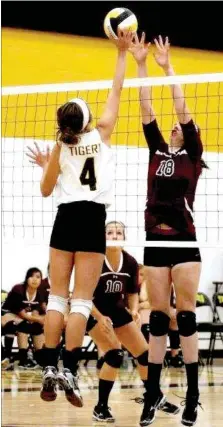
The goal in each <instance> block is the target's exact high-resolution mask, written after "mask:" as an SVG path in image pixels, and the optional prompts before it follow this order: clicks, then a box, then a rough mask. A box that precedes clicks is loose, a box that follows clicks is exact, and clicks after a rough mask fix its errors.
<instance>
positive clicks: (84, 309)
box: [29, 32, 133, 406]
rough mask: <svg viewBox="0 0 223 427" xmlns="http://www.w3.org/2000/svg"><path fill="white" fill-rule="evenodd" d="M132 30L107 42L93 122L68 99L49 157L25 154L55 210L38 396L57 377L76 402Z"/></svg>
mask: <svg viewBox="0 0 223 427" xmlns="http://www.w3.org/2000/svg"><path fill="white" fill-rule="evenodd" d="M132 36H133V34H132V33H130V32H125V33H124V32H120V33H119V36H118V39H117V40H116V41H115V42H114V43H115V44H116V46H117V49H118V59H117V65H116V71H115V76H114V80H113V86H112V89H111V92H110V94H109V97H108V99H107V103H106V106H105V110H104V113H103V114H102V116H101V118H100V119H99V121H98V123H97V125H96V128H95V129H93V128H92V126H91V121H92V116H91V112H90V110H89V107H88V105H87V104H86V103H85V102H84V101H83V100H82V99H79V98H75V99H73V100H71V101H69V102H67V103H66V104H64V105H62V106H61V107H60V108H59V109H58V111H57V123H58V133H57V143H56V144H55V146H54V148H53V150H52V153H51V155H50V154H49V152H47V153H46V154H45V155H44V154H43V153H41V152H40V150H39V148H38V146H37V145H36V150H33V149H31V153H30V154H29V157H31V158H32V160H33V161H34V162H35V163H37V164H39V165H40V166H42V167H43V175H42V179H41V193H42V195H43V196H44V197H48V196H50V195H51V194H52V192H53V190H54V188H55V187H56V194H57V205H58V213H57V216H56V219H55V222H54V226H53V231H52V235H51V240H50V279H51V293H50V295H49V302H48V306H47V314H46V321H45V355H44V360H45V367H44V371H43V384H42V389H41V393H40V395H41V398H42V399H43V400H46V401H52V400H55V399H56V396H57V393H56V389H57V387H56V386H57V382H58V381H61V380H62V382H63V384H64V390H65V393H66V397H67V399H68V401H69V402H70V403H72V404H73V405H74V406H83V401H82V397H81V395H80V391H79V388H78V384H77V378H76V377H75V375H74V374H75V373H74V372H72V369H73V366H75V364H76V360H78V359H79V355H80V352H81V345H82V342H83V338H84V334H85V329H86V323H87V320H88V317H89V315H90V312H91V309H92V296H93V292H94V290H95V287H96V285H97V283H98V280H99V277H100V273H101V270H102V265H103V261H104V254H105V246H106V245H105V220H106V207H107V206H108V205H110V204H111V201H112V181H113V161H112V154H111V148H110V142H109V141H110V137H111V134H112V132H113V129H114V126H115V123H116V120H117V117H118V110H119V102H120V95H121V90H122V85H123V81H124V75H125V68H126V53H127V50H128V48H129V47H130V45H131V41H132ZM74 264H75V286H74V292H73V295H72V299H71V304H70V307H71V308H70V314H69V316H68V321H67V327H66V349H65V352H64V355H63V365H64V369H63V371H62V372H61V373H58V370H57V362H58V344H59V342H60V338H61V332H62V328H63V324H64V313H65V312H66V310H67V304H68V291H69V283H70V277H71V273H72V270H73V266H74Z"/></svg>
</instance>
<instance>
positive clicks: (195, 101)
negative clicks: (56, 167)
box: [2, 73, 223, 248]
mask: <svg viewBox="0 0 223 427" xmlns="http://www.w3.org/2000/svg"><path fill="white" fill-rule="evenodd" d="M174 83H180V84H181V85H182V88H183V91H184V94H185V98H186V100H187V103H188V107H189V109H190V112H191V114H192V116H193V119H194V121H195V122H196V123H197V124H198V125H199V127H200V129H201V138H202V142H203V146H204V154H203V158H204V160H205V161H206V162H207V164H208V166H209V169H205V170H203V172H202V175H201V177H200V179H199V182H198V186H197V192H196V198H195V203H194V220H195V225H196V229H197V237H198V242H199V246H201V247H220V248H222V247H223V73H218V74H201V75H186V76H174V77H156V78H146V79H126V80H125V83H124V88H123V91H122V96H121V103H120V109H119V118H118V121H117V125H116V128H115V131H114V133H113V136H112V139H111V143H112V149H113V152H114V156H115V164H116V169H115V185H114V203H113V204H112V206H111V207H110V208H109V209H108V213H107V219H108V220H109V221H110V220H116V221H122V222H123V223H124V224H125V225H126V228H127V242H126V243H125V245H126V246H132V247H133V246H134V247H137V246H138V247H143V246H146V245H147V246H151V245H153V243H151V242H146V241H145V231H144V209H145V203H146V190H147V170H148V162H149V150H148V147H147V145H146V141H145V138H144V135H143V132H142V124H141V115H140V103H139V87H141V86H150V87H151V91H152V103H153V108H154V110H155V113H156V118H157V120H158V123H159V125H160V128H161V130H162V133H163V136H164V138H165V140H166V141H168V139H169V135H170V132H171V129H172V126H173V124H174V123H175V122H176V121H177V118H176V115H175V110H174V105H173V101H172V97H171V92H170V88H169V85H170V84H174ZM111 86H112V81H98V82H97V81H92V82H86V83H84V82H78V83H69V84H48V85H37V86H19V87H4V88H3V89H2V165H3V168H2V238H3V243H4V242H5V243H7V244H10V242H11V243H12V244H13V242H16V241H17V242H21V241H22V242H23V244H24V242H27V244H28V243H29V242H32V243H35V244H39V245H48V244H49V238H50V234H51V230H52V225H53V221H54V217H55V214H56V204H55V200H54V196H51V197H48V198H43V197H42V196H41V193H40V179H41V174H42V171H41V169H40V168H39V167H38V166H36V165H33V164H31V163H30V162H29V159H28V157H27V156H26V152H27V146H30V147H33V143H34V141H36V142H37V143H38V144H39V146H40V149H42V150H45V149H46V146H47V145H49V146H50V147H51V148H52V147H53V145H54V143H55V138H56V131H57V126H56V111H57V108H58V107H59V106H60V105H61V104H63V103H65V102H66V101H68V100H70V99H72V98H75V97H81V98H83V99H84V100H86V101H87V102H88V103H89V106H90V108H91V111H92V114H93V118H94V122H95V121H96V120H97V119H98V118H99V117H100V116H101V113H102V111H103V108H104V105H105V102H106V99H107V96H108V93H109V90H110V88H111ZM89 220H90V218H89ZM154 245H155V246H158V244H157V243H156V242H155V243H154ZM165 245H166V243H165V242H164V246H165ZM176 245H177V246H179V247H181V246H183V247H184V246H193V245H194V244H193V242H177V243H176ZM195 245H196V244H195ZM159 246H162V243H161V242H159Z"/></svg>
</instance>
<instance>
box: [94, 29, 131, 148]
mask: <svg viewBox="0 0 223 427" xmlns="http://www.w3.org/2000/svg"><path fill="white" fill-rule="evenodd" d="M132 37H133V34H132V33H131V32H125V33H124V32H122V31H119V33H118V39H117V40H116V41H115V43H116V46H117V49H118V58H117V63H116V70H115V75H114V79H113V85H112V89H111V92H110V94H109V96H108V99H107V102H106V106H105V110H104V113H103V114H102V116H101V118H100V119H99V121H98V123H97V129H98V131H99V133H100V135H101V138H102V140H103V141H104V142H105V143H107V144H108V145H109V140H110V137H111V135H112V132H113V130H114V127H115V124H116V120H117V117H118V111H119V104H120V97H121V92H122V86H123V82H124V77H125V70H126V54H127V50H128V48H129V47H130V44H131V41H132Z"/></svg>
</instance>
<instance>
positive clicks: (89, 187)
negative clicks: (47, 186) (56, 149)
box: [56, 129, 114, 206]
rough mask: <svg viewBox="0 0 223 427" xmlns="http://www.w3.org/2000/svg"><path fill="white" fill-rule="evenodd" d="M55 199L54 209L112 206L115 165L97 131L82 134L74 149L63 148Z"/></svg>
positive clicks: (109, 149) (110, 151) (63, 145)
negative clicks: (74, 205)
mask: <svg viewBox="0 0 223 427" xmlns="http://www.w3.org/2000/svg"><path fill="white" fill-rule="evenodd" d="M59 164H60V170H61V174H60V175H59V178H58V181H57V185H56V197H57V206H59V205H60V204H62V203H71V202H76V201H82V200H87V201H93V202H96V203H103V204H105V205H106V206H109V205H110V204H111V203H112V196H113V181H114V162H113V155H112V150H111V148H110V147H108V146H107V145H106V144H105V143H104V142H103V141H102V140H101V136H100V134H99V132H98V130H97V129H93V130H92V131H91V132H88V133H85V134H83V135H82V136H81V137H80V142H79V143H78V144H76V145H74V146H72V145H70V146H67V145H66V144H62V147H61V153H60V159H59Z"/></svg>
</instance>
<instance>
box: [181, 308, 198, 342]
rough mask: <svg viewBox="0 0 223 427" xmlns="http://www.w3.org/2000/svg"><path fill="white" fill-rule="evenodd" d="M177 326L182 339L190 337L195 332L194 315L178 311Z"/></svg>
mask: <svg viewBox="0 0 223 427" xmlns="http://www.w3.org/2000/svg"><path fill="white" fill-rule="evenodd" d="M177 324H178V328H179V334H180V335H182V337H190V336H191V335H194V334H195V332H197V323H196V314H195V313H194V312H193V311H179V313H178V314H177Z"/></svg>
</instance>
